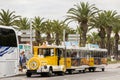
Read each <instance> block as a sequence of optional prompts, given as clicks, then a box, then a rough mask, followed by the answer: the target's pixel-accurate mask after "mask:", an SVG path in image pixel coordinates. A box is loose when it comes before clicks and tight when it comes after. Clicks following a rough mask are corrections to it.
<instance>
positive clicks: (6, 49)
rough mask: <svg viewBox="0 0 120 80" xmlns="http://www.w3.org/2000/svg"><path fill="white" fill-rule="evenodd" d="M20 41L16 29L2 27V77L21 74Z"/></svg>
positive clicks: (0, 63) (0, 66) (0, 67)
mask: <svg viewBox="0 0 120 80" xmlns="http://www.w3.org/2000/svg"><path fill="white" fill-rule="evenodd" d="M18 65H19V54H18V39H17V34H16V31H15V29H14V28H12V27H11V26H9V27H7V26H2V25H0V77H8V76H14V75H16V74H18V73H19V70H18V68H19V67H18Z"/></svg>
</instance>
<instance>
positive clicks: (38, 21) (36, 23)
mask: <svg viewBox="0 0 120 80" xmlns="http://www.w3.org/2000/svg"><path fill="white" fill-rule="evenodd" d="M43 20H44V18H40V17H39V16H38V17H35V18H34V19H33V21H32V26H33V29H35V34H36V37H35V38H36V42H37V45H38V44H39V43H40V44H42V42H43V41H42V38H41V33H42V31H43V28H44V24H45V22H44V21H43Z"/></svg>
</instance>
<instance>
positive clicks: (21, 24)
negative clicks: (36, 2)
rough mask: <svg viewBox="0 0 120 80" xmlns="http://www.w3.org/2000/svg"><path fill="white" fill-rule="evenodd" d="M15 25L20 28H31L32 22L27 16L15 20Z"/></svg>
mask: <svg viewBox="0 0 120 80" xmlns="http://www.w3.org/2000/svg"><path fill="white" fill-rule="evenodd" d="M15 25H16V26H18V27H19V29H20V30H27V29H30V22H29V20H28V18H26V17H24V18H20V19H19V20H15Z"/></svg>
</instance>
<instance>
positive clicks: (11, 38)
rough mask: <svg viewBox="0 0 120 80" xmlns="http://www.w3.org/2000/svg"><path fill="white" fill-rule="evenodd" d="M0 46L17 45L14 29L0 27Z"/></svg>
mask: <svg viewBox="0 0 120 80" xmlns="http://www.w3.org/2000/svg"><path fill="white" fill-rule="evenodd" d="M0 46H9V47H17V40H16V34H15V31H14V30H12V29H7V28H0Z"/></svg>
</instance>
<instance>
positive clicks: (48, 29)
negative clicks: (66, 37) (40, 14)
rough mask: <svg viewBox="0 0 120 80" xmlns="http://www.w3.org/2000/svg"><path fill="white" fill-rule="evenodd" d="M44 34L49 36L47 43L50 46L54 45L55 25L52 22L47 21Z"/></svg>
mask: <svg viewBox="0 0 120 80" xmlns="http://www.w3.org/2000/svg"><path fill="white" fill-rule="evenodd" d="M43 32H44V33H45V34H46V35H47V37H46V41H47V42H48V44H52V42H53V39H52V37H54V36H53V35H52V33H53V23H52V21H51V20H47V21H45V26H44V29H43Z"/></svg>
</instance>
